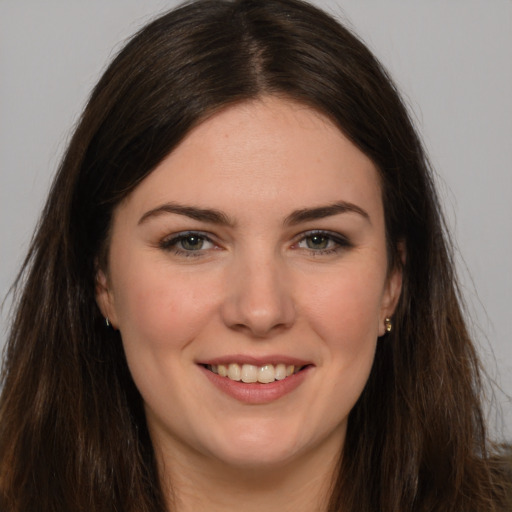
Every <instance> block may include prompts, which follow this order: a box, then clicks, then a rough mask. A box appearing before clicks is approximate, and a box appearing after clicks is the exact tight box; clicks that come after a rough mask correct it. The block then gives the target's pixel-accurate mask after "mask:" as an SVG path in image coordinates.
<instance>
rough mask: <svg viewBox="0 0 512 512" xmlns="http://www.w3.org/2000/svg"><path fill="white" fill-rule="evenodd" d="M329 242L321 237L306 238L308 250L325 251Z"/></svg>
mask: <svg viewBox="0 0 512 512" xmlns="http://www.w3.org/2000/svg"><path fill="white" fill-rule="evenodd" d="M328 243H329V240H328V239H327V237H325V236H322V235H313V236H311V237H310V238H308V247H309V249H325V248H326V247H327V244H328Z"/></svg>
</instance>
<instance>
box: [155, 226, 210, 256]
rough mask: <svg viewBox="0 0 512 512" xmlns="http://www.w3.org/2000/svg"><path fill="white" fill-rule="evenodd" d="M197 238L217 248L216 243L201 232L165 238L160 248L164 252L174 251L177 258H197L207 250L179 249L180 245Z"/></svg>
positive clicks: (189, 232) (187, 232)
mask: <svg viewBox="0 0 512 512" xmlns="http://www.w3.org/2000/svg"><path fill="white" fill-rule="evenodd" d="M191 238H197V239H198V240H201V241H203V242H209V243H211V244H212V245H214V246H215V242H213V241H212V239H211V238H210V237H209V236H208V235H207V234H205V233H202V232H201V231H186V232H182V233H178V234H177V235H176V236H172V237H171V238H165V239H164V240H162V241H161V242H160V244H159V246H160V248H161V249H163V250H164V251H173V252H174V254H175V255H176V256H184V257H186V258H190V257H192V258H197V257H200V256H202V255H203V253H204V251H205V250H202V247H201V248H200V249H198V250H195V251H194V250H190V249H188V250H187V249H183V248H181V249H180V248H179V247H178V244H179V243H180V242H183V241H184V240H187V239H191Z"/></svg>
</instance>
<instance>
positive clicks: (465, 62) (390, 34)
mask: <svg viewBox="0 0 512 512" xmlns="http://www.w3.org/2000/svg"><path fill="white" fill-rule="evenodd" d="M315 3H317V4H319V5H320V6H322V7H324V8H326V10H328V11H329V12H331V13H333V14H335V15H336V16H339V17H341V18H342V19H345V21H346V22H348V23H349V25H351V26H353V27H354V29H355V30H356V32H357V33H358V34H359V35H360V36H362V38H363V39H364V40H365V41H366V43H367V44H368V45H369V46H370V48H372V49H373V51H374V52H375V53H376V54H377V56H378V57H379V58H380V59H381V60H382V61H383V63H384V64H385V66H386V67H387V68H388V69H389V70H390V71H391V74H392V76H393V77H394V78H395V80H396V82H397V83H398V85H399V87H400V89H401V91H402V92H403V94H404V95H405V98H406V100H407V102H408V104H409V106H410V108H411V111H412V112H413V116H414V118H415V120H416V124H417V126H418V128H419V130H420V132H421V133H422V136H423V139H424V141H425V144H426V146H427V149H428V151H429V153H430V156H431V160H432V162H433V164H434V167H435V168H436V169H437V171H438V173H439V179H438V182H439V187H440V193H441V196H442V198H443V200H444V203H445V208H446V213H447V216H448V219H449V224H450V227H451V229H452V231H453V233H454V234H455V237H456V240H457V246H458V254H457V258H458V268H459V272H460V275H461V278H462V283H463V291H464V293H465V295H466V299H467V301H468V311H469V316H470V317H471V325H472V328H473V331H474V334H475V337H476V339H477V342H478V344H479V346H480V348H481V352H482V355H483V358H484V360H485V361H486V365H487V369H488V371H489V373H490V375H491V376H492V377H493V378H495V379H497V380H498V382H499V383H501V386H502V388H503V390H504V391H505V393H506V394H508V395H512V344H511V341H510V340H511V333H512V320H511V318H512V311H511V308H512V271H511V256H510V255H511V253H512V168H511V166H512V0H450V1H446V0H416V1H413V0H385V1H384V0H332V1H329V0H323V1H322V0H318V1H316V2H315ZM175 4H176V2H173V1H164V0H145V1H140V0H87V1H83V0H82V1H79V0H67V1H64V0H60V1H59V0H53V1H52V0H46V1H45V2H41V1H40V0H0V261H1V265H0V297H1V298H3V297H4V296H5V295H6V294H7V292H8V289H9V286H10V285H11V283H12V281H13V279H14V277H15V274H16V272H17V269H18V267H19V265H20V263H21V260H22V258H23V255H24V253H25V251H26V249H27V246H28V242H29V240H30V236H31V234H32V231H33V229H34V225H35V222H36V220H37V217H38V214H39V211H40V209H41V206H42V204H43V201H44V197H45V194H46V192H47V190H48V187H49V183H50V180H51V176H52V174H53V172H54V170H55V169H56V167H57V164H58V161H59V158H60V156H61V154H62V152H63V150H64V147H65V145H66V141H67V138H68V135H69V132H70V130H71V128H72V126H73V124H74V123H75V122H76V120H77V118H78V115H79V112H80V110H81V109H82V107H83V105H84V102H85V99H86V97H87V95H88V93H89V91H90V89H91V88H92V86H93V85H94V83H95V82H96V80H97V79H98V77H99V74H100V72H101V71H102V69H104V67H105V64H106V62H107V61H108V60H109V59H110V58H111V57H112V56H113V54H114V53H115V52H116V51H117V50H118V49H119V48H120V45H121V44H122V42H123V41H124V40H125V39H126V38H127V37H128V36H129V35H131V34H132V33H133V32H134V31H135V30H136V29H137V28H139V27H140V26H141V25H142V24H143V23H145V22H146V21H148V20H149V19H151V18H152V17H154V16H155V14H157V13H158V12H161V11H163V10H166V9H167V8H170V7H172V6H173V5H175ZM8 309H9V301H8V300H7V302H6V305H5V307H4V310H3V313H2V316H1V319H0V322H1V323H0V346H1V345H3V343H4V341H5V338H6V329H7V317H8ZM493 353H494V355H493ZM506 394H503V393H501V392H499V391H498V393H497V395H496V402H497V403H498V404H499V405H501V407H502V409H503V412H504V416H503V419H502V420H501V421H497V420H496V418H495V416H494V415H493V418H492V419H493V424H494V425H495V428H497V429H499V430H500V431H501V430H502V429H504V432H505V434H506V435H507V436H508V437H509V438H512V411H511V409H512V405H511V400H510V398H507V396H506Z"/></svg>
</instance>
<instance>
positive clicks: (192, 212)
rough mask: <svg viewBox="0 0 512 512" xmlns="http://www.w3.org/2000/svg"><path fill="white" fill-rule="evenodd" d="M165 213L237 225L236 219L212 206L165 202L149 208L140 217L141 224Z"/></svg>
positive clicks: (230, 225)
mask: <svg viewBox="0 0 512 512" xmlns="http://www.w3.org/2000/svg"><path fill="white" fill-rule="evenodd" d="M164 213H174V214H176V215H183V216H185V217H189V218H191V219H194V220H198V221H201V222H208V223H210V224H218V225H221V226H229V227H233V226H234V225H235V223H234V221H233V220H231V219H230V218H229V217H228V216H227V215H226V214H225V213H223V212H221V211H220V210H215V209H211V208H198V207H196V206H185V205H181V204H177V203H165V204H162V205H160V206H158V207H157V208H154V209H153V210H149V211H148V212H146V213H145V214H144V215H143V216H142V217H141V218H140V219H139V225H140V224H142V223H144V222H146V221H147V220H148V219H150V218H152V217H158V216H159V215H162V214H164Z"/></svg>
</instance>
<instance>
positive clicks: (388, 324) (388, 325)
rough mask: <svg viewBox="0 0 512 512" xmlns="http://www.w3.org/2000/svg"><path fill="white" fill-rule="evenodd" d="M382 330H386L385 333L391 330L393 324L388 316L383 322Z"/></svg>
mask: <svg viewBox="0 0 512 512" xmlns="http://www.w3.org/2000/svg"><path fill="white" fill-rule="evenodd" d="M384 328H385V329H386V332H391V331H392V330H393V322H392V321H391V318H389V316H388V317H386V318H385V320H384Z"/></svg>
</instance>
